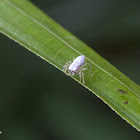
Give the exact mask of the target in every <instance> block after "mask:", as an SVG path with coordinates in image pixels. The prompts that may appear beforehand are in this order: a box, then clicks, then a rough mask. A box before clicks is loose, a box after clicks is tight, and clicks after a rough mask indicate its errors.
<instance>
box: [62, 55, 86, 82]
mask: <svg viewBox="0 0 140 140" xmlns="http://www.w3.org/2000/svg"><path fill="white" fill-rule="evenodd" d="M84 63H85V56H84V55H80V56H78V57H77V58H76V59H73V62H72V61H69V62H67V63H66V64H65V65H64V66H63V71H64V72H65V73H66V71H67V70H68V72H69V74H70V75H72V76H74V74H75V73H78V74H79V78H80V82H81V79H82V80H83V84H85V81H84V71H85V70H87V68H86V67H85V66H86V65H87V63H85V64H84ZM83 64H84V65H83ZM66 75H68V74H66Z"/></svg>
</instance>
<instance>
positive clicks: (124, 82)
mask: <svg viewBox="0 0 140 140" xmlns="http://www.w3.org/2000/svg"><path fill="white" fill-rule="evenodd" d="M30 9H32V10H30ZM0 17H1V19H0V30H1V32H3V33H4V34H6V35H8V36H9V37H10V38H12V39H14V40H15V41H17V42H18V43H20V44H21V45H23V46H24V47H26V48H27V49H29V50H30V51H32V52H34V53H35V54H37V55H39V56H40V57H42V58H43V59H45V60H46V61H48V62H49V63H51V64H52V65H54V66H55V67H57V68H58V69H60V70H61V71H62V67H63V65H64V64H65V63H66V62H67V61H70V60H72V59H73V57H77V56H79V55H82V54H84V55H85V56H86V62H87V63H88V64H90V65H91V68H89V69H88V71H86V72H85V81H86V84H85V85H84V86H85V87H86V88H87V89H89V90H90V91H91V92H93V93H95V94H96V95H97V96H98V97H99V98H101V99H102V100H103V101H104V102H106V103H107V104H108V105H109V106H110V107H111V108H112V109H113V110H115V112H117V113H118V114H119V115H120V116H121V117H123V118H124V119H125V120H126V121H127V122H129V123H131V124H132V125H133V126H134V127H136V128H137V129H138V130H140V104H139V103H140V88H139V86H137V85H136V84H135V83H134V82H132V81H131V80H130V79H129V78H127V77H126V76H125V75H123V74H122V73H121V72H119V71H118V70H117V69H116V68H115V67H114V66H112V65H111V64H110V63H109V62H107V61H106V60H105V59H103V58H102V57H101V56H99V55H98V54H97V53H96V52H95V51H93V50H92V49H91V48H89V47H88V46H87V45H86V44H84V43H83V42H82V41H80V40H79V39H77V38H76V37H75V36H73V35H72V34H71V33H69V32H68V31H66V30H65V29H63V27H61V26H60V25H58V24H57V23H56V22H54V21H53V20H52V19H50V18H49V17H48V16H47V15H45V14H44V13H42V12H41V11H40V10H38V9H37V8H36V7H35V6H33V5H32V4H31V3H29V2H28V1H26V0H23V1H22V2H21V1H18V0H0ZM72 78H74V79H75V80H76V81H78V82H79V78H78V77H72ZM119 89H120V90H119ZM121 91H126V92H127V94H122V92H121ZM135 106H137V108H136V107H135Z"/></svg>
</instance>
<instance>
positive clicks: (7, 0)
mask: <svg viewBox="0 0 140 140" xmlns="http://www.w3.org/2000/svg"><path fill="white" fill-rule="evenodd" d="M5 2H6V3H7V4H9V5H11V6H12V7H14V8H15V9H16V10H17V11H19V12H20V13H22V14H24V15H25V16H26V17H28V18H29V19H31V20H32V21H33V22H35V23H36V24H38V25H39V26H41V27H42V28H44V29H45V30H47V31H48V32H49V33H51V34H52V35H53V36H55V37H56V38H57V39H59V40H60V41H61V42H63V43H64V44H65V45H67V46H68V47H69V48H71V49H72V50H74V51H75V52H77V53H78V54H80V55H82V53H81V52H79V51H78V50H76V49H75V48H73V47H72V46H71V45H70V44H68V43H67V42H66V41H65V40H63V39H62V38H60V37H59V36H58V35H57V34H55V33H54V32H52V31H51V30H50V29H49V28H47V27H46V26H44V25H43V24H41V23H39V22H38V21H37V20H36V19H34V18H32V17H31V16H30V15H28V14H27V13H25V12H24V11H23V10H21V9H19V8H18V7H16V6H15V5H14V4H13V3H11V2H10V1H9V0H5ZM86 59H87V60H88V61H89V62H91V63H92V64H93V65H94V66H96V67H97V68H99V69H100V70H101V71H103V72H104V73H106V74H108V75H109V76H110V77H112V78H113V79H115V80H116V81H118V82H119V83H120V84H122V85H123V86H125V87H126V88H127V89H128V90H130V91H131V92H133V93H134V94H135V95H136V96H138V94H136V92H134V91H133V90H132V89H131V88H129V87H128V86H127V85H125V84H124V83H123V82H121V81H120V80H119V79H117V78H116V77H115V76H113V75H111V74H110V73H108V72H107V71H106V70H104V69H103V68H102V67H100V66H99V65H98V64H96V63H95V62H93V61H92V60H91V59H89V58H88V57H86ZM138 97H140V96H138Z"/></svg>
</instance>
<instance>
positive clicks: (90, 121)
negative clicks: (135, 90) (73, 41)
mask: <svg viewBox="0 0 140 140" xmlns="http://www.w3.org/2000/svg"><path fill="white" fill-rule="evenodd" d="M32 2H33V3H34V4H35V5H37V6H38V7H39V8H40V9H42V10H43V11H44V12H45V13H47V14H48V15H49V16H50V17H52V18H53V19H54V20H55V21H57V22H58V23H60V24H61V25H62V26H63V27H64V28H66V29H67V30H69V31H70V32H71V33H73V34H74V35H76V36H77V37H78V38H80V39H81V40H82V41H84V42H85V43H86V44H88V45H89V46H90V47H92V48H93V49H94V50H95V51H97V52H98V53H99V54H100V55H101V56H103V57H104V58H105V59H107V60H108V61H109V62H110V63H112V64H113V65H114V66H115V67H117V68H118V69H119V70H120V71H121V72H123V73H124V74H125V75H127V76H128V77H130V78H131V79H132V80H133V81H134V82H136V83H137V84H138V85H140V78H139V77H140V73H139V72H140V65H139V64H140V7H139V5H140V1H137V2H136V1H127V0H123V1H121V0H113V1H109V0H32ZM0 61H1V66H0V130H1V131H3V132H2V134H1V135H0V139H2V140H94V139H95V140H110V139H113V140H118V139H119V140H124V139H127V140H132V139H133V140H139V139H140V133H139V132H138V131H137V130H136V129H134V128H133V127H132V126H130V125H129V124H128V123H126V122H125V121H124V120H123V119H122V118H120V117H119V116H118V115H117V114H116V113H115V112H114V111H112V110H111V109H110V108H109V107H108V106H107V105H106V104H104V103H103V102H102V101H101V100H100V99H98V98H97V97H96V96H95V95H94V94H92V93H91V92H89V91H88V90H87V89H85V88H84V87H82V86H81V85H80V84H78V83H77V82H75V81H74V80H72V79H71V78H70V77H67V76H66V75H65V74H64V73H62V72H61V71H59V70H58V69H56V68H54V67H53V66H51V65H50V64H48V63H47V62H45V61H44V60H42V59H41V58H39V57H38V56H36V55H35V54H33V53H31V52H29V51H28V50H26V49H25V48H24V47H22V46H20V45H19V44H17V43H15V42H14V41H13V40H10V39H9V38H8V37H6V36H4V35H2V34H0Z"/></svg>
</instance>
